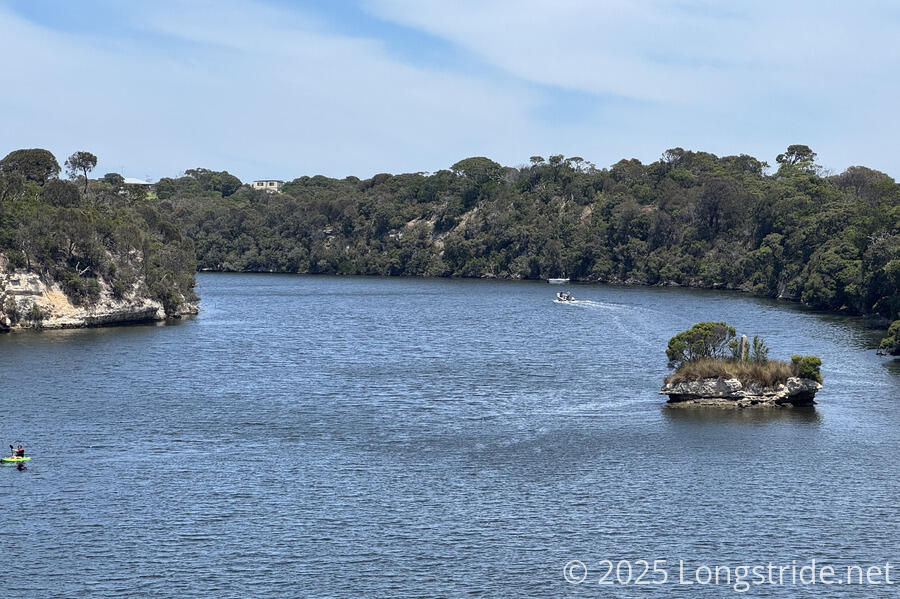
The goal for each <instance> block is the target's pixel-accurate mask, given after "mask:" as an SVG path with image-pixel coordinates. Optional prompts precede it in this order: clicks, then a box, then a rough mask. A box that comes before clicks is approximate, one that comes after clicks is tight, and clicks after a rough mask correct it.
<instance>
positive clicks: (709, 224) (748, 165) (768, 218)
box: [159, 145, 900, 353]
mask: <svg viewBox="0 0 900 599" xmlns="http://www.w3.org/2000/svg"><path fill="white" fill-rule="evenodd" d="M815 159H816V154H815V153H814V152H813V151H812V150H811V149H810V148H809V147H807V146H803V145H794V146H790V147H789V148H788V149H787V151H786V152H785V153H784V154H781V155H779V156H778V157H777V159H776V164H777V168H775V169H771V168H770V167H769V165H768V164H766V163H765V162H762V161H760V160H758V159H756V158H753V157H751V156H747V155H740V156H724V157H717V156H715V155H713V154H709V153H706V152H692V151H686V150H683V149H681V148H674V149H670V150H667V151H666V152H665V153H664V154H663V155H662V157H661V158H660V159H659V160H657V161H656V162H653V163H651V164H646V165H645V164H642V163H641V162H639V161H638V160H634V159H632V160H621V161H619V162H618V163H616V164H614V165H613V166H612V167H611V168H608V169H607V168H602V169H600V168H596V167H595V166H594V165H593V164H591V163H590V162H587V161H585V160H584V159H582V158H580V157H571V158H565V157H563V156H561V155H557V156H550V157H549V158H547V159H545V158H543V157H540V156H533V157H532V158H531V160H530V164H528V165H526V166H520V167H518V168H510V167H504V166H501V165H500V164H497V163H496V162H494V161H492V160H489V159H487V158H483V157H474V158H467V159H465V160H461V161H460V162H457V163H456V164H454V165H453V166H451V167H450V169H448V170H441V171H438V172H436V173H432V174H425V173H412V174H402V175H390V174H386V173H385V174H378V175H375V176H374V177H372V178H371V179H366V180H360V179H357V178H355V177H348V178H346V179H330V178H327V177H322V176H315V177H300V178H298V179H294V180H293V181H291V182H289V183H287V184H285V185H284V187H283V189H282V190H281V193H278V194H267V193H264V192H261V191H255V190H252V189H251V188H250V187H249V186H238V185H236V184H235V181H232V180H231V175H228V174H227V173H216V172H212V171H206V170H203V169H197V170H195V171H190V172H188V173H187V174H186V176H184V177H181V178H178V179H163V180H162V181H160V185H159V200H160V208H161V209H162V210H164V211H165V212H166V213H167V214H171V215H172V217H173V218H174V219H175V221H176V222H177V223H179V225H180V226H181V227H182V230H183V231H184V232H185V234H186V235H187V236H188V237H190V238H191V239H193V240H194V243H195V246H196V249H197V259H198V263H199V265H200V267H201V268H205V269H211V270H226V271H274V272H301V273H329V274H363V275H411V276H437V277H447V276H455V277H498V278H528V279H541V278H548V277H559V276H567V277H571V278H572V279H576V280H580V281H598V282H604V283H625V284H639V285H683V286H691V287H708V288H726V289H740V290H744V291H748V292H752V293H756V294H759V295H765V296H770V297H779V298H787V299H793V300H797V301H801V302H803V303H804V304H806V305H808V306H811V307H813V308H816V309H822V310H835V311H843V312H847V313H850V314H867V315H868V314H871V315H878V316H881V317H883V318H884V319H888V320H897V319H898V310H900V185H898V184H897V183H896V182H895V181H894V180H893V179H892V178H891V177H889V176H888V175H886V174H884V173H881V172H879V171H875V170H872V169H868V168H865V167H862V166H854V167H850V168H848V169H847V170H846V171H845V172H843V173H841V174H838V175H830V174H828V173H825V172H823V169H822V168H821V167H819V166H818V165H817V164H816V162H815ZM769 171H774V172H771V173H769ZM884 349H887V350H889V351H892V352H894V353H900V323H898V322H895V323H894V326H892V327H891V330H890V333H889V337H888V338H887V339H886V340H885V344H884Z"/></svg>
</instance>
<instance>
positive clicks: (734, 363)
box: [665, 358, 798, 387]
mask: <svg viewBox="0 0 900 599" xmlns="http://www.w3.org/2000/svg"><path fill="white" fill-rule="evenodd" d="M792 376H798V371H797V367H796V363H791V362H783V361H781V360H768V361H766V362H742V361H740V360H723V359H719V358H699V359H696V360H690V361H688V362H684V363H682V364H681V365H680V366H679V367H678V369H677V370H676V371H675V372H674V373H673V374H670V375H669V376H667V377H666V378H665V382H666V383H683V382H686V381H696V380H699V379H737V380H739V381H741V383H749V382H755V383H759V384H760V385H764V386H766V387H772V386H775V385H778V384H783V383H785V382H787V380H788V379H789V378H790V377H792Z"/></svg>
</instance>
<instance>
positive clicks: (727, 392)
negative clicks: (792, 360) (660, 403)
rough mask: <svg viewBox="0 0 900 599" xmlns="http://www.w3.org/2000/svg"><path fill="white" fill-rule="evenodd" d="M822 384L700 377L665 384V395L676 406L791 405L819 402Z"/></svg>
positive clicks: (779, 406)
mask: <svg viewBox="0 0 900 599" xmlns="http://www.w3.org/2000/svg"><path fill="white" fill-rule="evenodd" d="M821 388H822V385H821V384H819V383H817V382H816V381H813V380H810V379H801V378H798V377H791V378H789V379H787V381H785V382H784V383H783V384H777V385H774V386H771V387H767V386H764V385H760V384H758V383H753V382H751V383H746V384H744V383H741V381H739V380H738V379H714V378H709V379H699V380H696V381H682V382H679V383H665V384H663V387H662V390H661V391H660V394H661V395H668V396H669V401H668V405H669V406H672V407H687V406H713V407H723V408H749V407H763V408H790V407H801V406H812V405H815V403H816V402H815V401H814V398H815V395H816V392H817V391H818V390H819V389H821Z"/></svg>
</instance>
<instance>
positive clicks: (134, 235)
mask: <svg viewBox="0 0 900 599" xmlns="http://www.w3.org/2000/svg"><path fill="white" fill-rule="evenodd" d="M96 163H97V158H96V156H94V155H93V154H91V153H89V152H76V153H75V154H73V155H72V156H70V157H69V159H68V160H67V161H66V163H65V166H66V170H67V172H68V173H69V176H70V178H71V179H72V180H73V181H66V180H62V179H59V178H58V175H59V172H60V166H59V163H58V162H57V161H56V158H55V157H54V156H53V154H51V153H50V152H48V151H47V150H41V149H26V150H16V151H14V152H11V153H10V154H8V155H7V156H6V157H5V158H4V159H3V160H0V256H3V257H5V261H6V267H7V269H8V270H10V271H15V270H26V271H31V272H36V273H39V274H40V275H41V276H42V277H43V278H45V279H46V280H47V281H54V282H57V283H59V285H60V287H61V288H62V290H63V291H64V292H65V294H66V295H67V296H68V297H69V299H70V300H71V301H72V303H73V304H75V305H77V306H90V305H92V304H93V303H95V302H96V301H97V300H98V299H99V298H100V296H101V291H102V290H104V289H105V290H108V291H109V293H110V295H111V296H112V297H115V298H118V299H128V298H131V297H135V296H137V297H149V298H152V299H155V300H158V301H159V302H161V303H162V305H163V307H164V308H165V311H166V313H167V314H170V315H171V314H175V313H177V311H178V310H179V308H180V307H181V305H182V304H183V303H184V302H192V301H195V300H196V299H197V297H196V295H195V294H194V291H193V287H194V275H195V272H196V268H197V266H196V264H197V263H196V260H195V254H194V248H193V244H192V242H191V240H190V239H188V238H186V237H185V236H184V235H182V233H181V231H180V230H179V229H178V227H177V226H175V225H173V224H172V223H171V222H170V221H169V217H168V216H167V215H166V214H165V212H164V211H163V210H160V208H159V206H158V202H157V201H155V200H152V199H148V198H147V197H146V195H147V194H146V190H144V189H127V188H126V186H124V185H123V184H122V183H123V182H122V178H121V177H119V176H117V175H115V176H112V177H109V178H104V179H102V180H98V181H95V180H89V179H88V177H87V176H88V173H89V172H90V170H91V169H92V168H93V167H94V166H95V165H96ZM32 309H33V310H38V309H37V307H36V306H32ZM19 312H20V306H17V304H16V302H15V301H14V300H13V299H12V298H10V297H5V296H4V294H3V289H2V288H0V315H4V316H5V317H7V318H10V319H11V320H12V322H14V323H15V322H16V321H18V320H19V319H26V320H31V321H37V320H39V319H40V314H37V313H34V314H20V313H19Z"/></svg>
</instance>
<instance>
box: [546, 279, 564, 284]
mask: <svg viewBox="0 0 900 599" xmlns="http://www.w3.org/2000/svg"><path fill="white" fill-rule="evenodd" d="M547 282H548V283H550V284H551V285H565V284H566V283H568V282H569V279H547Z"/></svg>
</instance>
